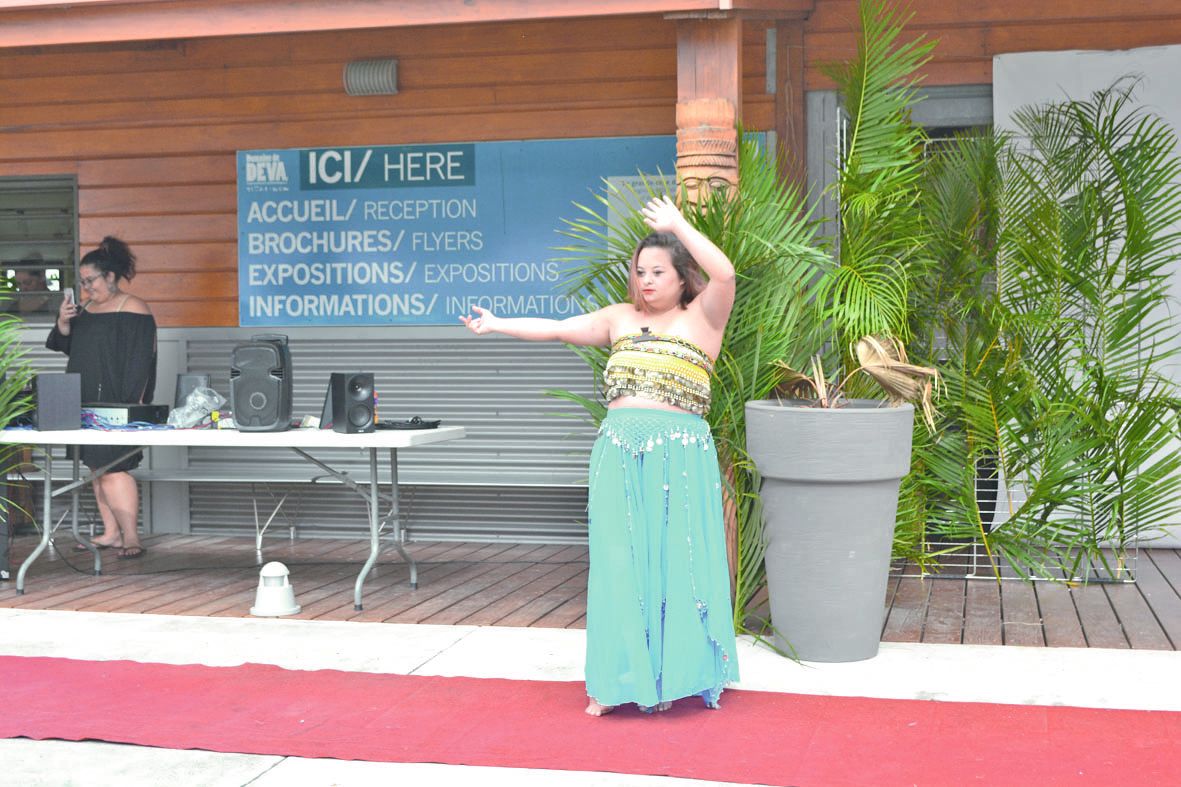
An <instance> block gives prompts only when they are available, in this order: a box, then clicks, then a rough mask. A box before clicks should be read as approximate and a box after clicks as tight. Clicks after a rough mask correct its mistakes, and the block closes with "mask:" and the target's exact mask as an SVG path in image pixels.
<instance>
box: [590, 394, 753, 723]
mask: <svg viewBox="0 0 1181 787" xmlns="http://www.w3.org/2000/svg"><path fill="white" fill-rule="evenodd" d="M588 508H589V518H590V577H589V580H588V588H587V612H586V688H587V694H588V695H589V696H590V697H592V698H593V699H594V700H595V701H597V702H599V703H600V704H603V705H620V704H623V703H628V702H634V703H637V704H639V705H641V706H644V707H653V706H656V705H657V704H659V703H662V702H671V701H673V700H676V699H680V698H682V697H690V696H701V697H702V698H703V699H704V700H705V703H706V704H707V705H709V706H711V707H713V706H716V705H717V704H718V699H719V697H720V696H721V693H722V688H723V687H724V685H725V684H726V683H727V682H729V681H734V680H737V679H738V661H737V658H736V654H735V648H734V624H733V614H732V611H731V605H730V573H729V568H728V565H727V562H726V544H725V534H724V529H723V519H722V484H721V476H720V473H719V471H718V456H717V451H716V450H715V447H714V442H713V437H712V436H711V435H710V431H709V426H708V425H707V424H706V422H705V421H704V419H702V418H701V417H699V416H696V415H691V414H688V413H679V412H669V411H664V410H652V409H644V408H616V409H614V410H609V411H608V413H607V417H606V418H605V419H604V420H603V423H602V425H601V426H600V429H599V436H598V439H597V440H596V442H595V445H594V448H593V450H592V451H591V462H590V499H589V506H588Z"/></svg>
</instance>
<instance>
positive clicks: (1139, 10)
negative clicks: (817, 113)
mask: <svg viewBox="0 0 1181 787" xmlns="http://www.w3.org/2000/svg"><path fill="white" fill-rule="evenodd" d="M900 5H902V6H904V7H907V8H909V10H910V11H911V12H912V13H913V14H914V16H913V18H912V20H911V22H910V24H909V25H908V26H907V32H908V34H910V35H918V34H922V35H925V36H927V37H928V38H930V39H934V40H937V41H938V45H937V46H936V48H935V52H934V56H933V58H932V60H931V63H930V64H929V65H928V67H927V69H926V72H927V75H926V80H925V84H928V85H971V84H991V83H992V57H993V55H998V54H1003V53H1006V52H1041V51H1059V50H1064V49H1134V48H1136V47H1143V46H1162V45H1166V44H1181V0H1114V1H1113V0H903V2H902V3H900ZM856 23H857V2H856V0H816V9H815V10H814V11H813V12H812V15H811V16H810V17H809V18H808V21H807V22H806V23H805V33H804V48H805V58H806V62H807V67H806V71H805V77H804V87H805V89H806V90H816V89H823V88H831V87H832V83H831V81H830V80H829V79H828V78H827V77H826V76H824V74H823V73H821V70H820V68H819V66H820V64H822V63H825V62H834V61H839V60H842V59H844V58H847V57H849V56H851V55H852V54H853V52H854V38H853V35H852V33H851V32H850V31H852V30H854V29H856V27H857V24H856Z"/></svg>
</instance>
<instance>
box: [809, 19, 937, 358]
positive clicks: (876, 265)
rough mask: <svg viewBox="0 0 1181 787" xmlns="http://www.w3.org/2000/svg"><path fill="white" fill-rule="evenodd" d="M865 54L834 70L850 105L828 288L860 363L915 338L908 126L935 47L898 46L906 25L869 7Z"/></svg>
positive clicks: (915, 174) (919, 167)
mask: <svg viewBox="0 0 1181 787" xmlns="http://www.w3.org/2000/svg"><path fill="white" fill-rule="evenodd" d="M858 11H859V14H860V22H861V33H860V36H859V38H858V42H857V55H856V57H854V58H853V59H852V60H850V61H849V62H847V63H843V64H838V65H833V66H829V67H828V68H827V69H826V71H827V73H828V74H829V76H831V77H832V79H833V80H834V81H835V82H836V84H837V87H838V88H839V90H840V92H841V95H842V97H843V101H844V113H845V118H846V120H845V122H843V123H841V125H840V139H839V143H840V144H839V146H838V147H839V152H840V160H839V161H838V162H837V165H838V167H837V175H838V177H837V181H836V184H835V189H834V196H835V197H836V200H837V203H838V211H839V217H838V219H839V227H838V234H837V237H838V250H837V251H838V253H837V261H838V262H839V265H838V266H836V267H835V268H832V269H831V270H830V275H828V276H826V277H825V278H824V280H823V282H822V285H821V290H820V298H821V302H822V303H823V304H824V306H823V315H824V318H825V319H826V320H828V321H829V322H830V326H831V330H832V339H833V345H834V346H835V347H836V348H838V350H839V351H840V352H842V354H843V357H844V360H845V361H846V362H847V363H851V362H852V360H853V359H852V354H851V353H852V348H853V347H855V345H856V343H857V342H858V341H859V340H860V339H861V338H862V337H864V336H869V335H885V336H890V337H896V338H898V339H900V340H902V341H906V340H908V339H909V322H908V320H907V293H908V291H909V275H908V271H909V269H910V267H911V265H912V260H914V259H915V258H916V257H917V256H919V255H921V254H922V252H923V248H924V243H925V237H924V227H923V224H922V222H921V220H920V217H921V213H920V212H919V210H918V201H919V195H920V190H919V183H920V179H921V177H922V173H923V155H922V154H923V141H924V138H925V137H924V134H923V131H922V129H921V128H919V127H918V126H916V125H915V124H914V123H912V122H911V120H910V112H911V108H912V107H913V106H914V104H915V102H916V101H917V100H918V99H917V95H916V91H917V87H918V82H919V79H918V77H917V76H916V74H917V73H918V70H919V69H920V68H921V67H922V65H923V64H924V63H925V62H926V61H927V60H928V59H929V58H930V53H931V50H932V49H933V47H934V43H933V42H930V41H924V40H923V39H922V38H917V39H914V40H911V41H903V42H899V36H900V35H901V33H902V28H903V26H904V25H905V23H906V21H907V18H903V17H902V16H900V15H899V14H898V13H897V12H896V11H894V10H893V9H891V8H890V7H889V6H888V4H887V3H886V2H884V0H863V2H861V3H860V4H859V8H858Z"/></svg>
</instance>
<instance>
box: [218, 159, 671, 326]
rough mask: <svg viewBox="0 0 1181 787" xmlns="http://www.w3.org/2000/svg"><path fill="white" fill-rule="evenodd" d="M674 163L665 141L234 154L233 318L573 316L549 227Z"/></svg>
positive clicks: (344, 321)
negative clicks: (621, 181) (488, 312)
mask: <svg viewBox="0 0 1181 787" xmlns="http://www.w3.org/2000/svg"><path fill="white" fill-rule="evenodd" d="M674 156H675V138H674V137H671V136H662V137H616V138H604V139H571V140H539V141H531V142H477V143H466V144H437V145H404V146H389V147H350V148H315V149H296V150H247V151H240V152H239V153H238V309H239V322H240V324H241V325H244V326H255V325H432V324H433V325H450V324H456V323H457V322H458V317H459V315H461V314H469V313H471V308H472V306H473V305H476V306H483V307H485V308H489V309H492V310H493V311H495V312H496V313H498V314H502V315H504V316H533V317H555V318H562V317H568V316H570V315H572V314H576V313H578V311H579V308H578V305H577V303H576V302H575V301H574V300H573V299H572V298H570V297H569V296H568V294H567V293H568V290H569V277H570V275H571V273H572V270H571V269H570V268H569V267H568V266H567V264H566V263H562V262H557V261H555V260H554V258H555V257H559V256H561V255H560V253H558V252H556V251H555V250H554V249H555V247H557V246H561V245H563V242H564V238H563V236H561V235H560V234H559V231H560V230H561V229H562V227H563V225H562V219H563V218H571V217H574V216H576V215H577V213H578V211H577V209H576V208H574V207H573V203H575V202H578V203H581V204H584V205H592V204H595V197H594V195H595V194H596V193H601V192H602V190H603V188H604V181H605V180H607V179H615V178H626V179H631V178H634V177H635V176H636V175H637V173H647V174H651V175H655V174H657V173H665V174H666V175H669V174H671V173H672V172H673V169H674Z"/></svg>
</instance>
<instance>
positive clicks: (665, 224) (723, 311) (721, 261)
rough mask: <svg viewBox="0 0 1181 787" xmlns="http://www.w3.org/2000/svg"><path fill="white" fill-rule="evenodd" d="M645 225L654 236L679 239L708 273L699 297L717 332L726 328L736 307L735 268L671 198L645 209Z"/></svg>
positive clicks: (659, 199) (652, 201)
mask: <svg viewBox="0 0 1181 787" xmlns="http://www.w3.org/2000/svg"><path fill="white" fill-rule="evenodd" d="M641 212H642V213H643V214H644V221H645V223H647V225H648V226H649V227H651V228H652V230H653V231H654V232H668V233H671V234H673V235H675V236H676V238H677V240H679V241H680V242H681V243H682V244H684V246H685V248H686V249H687V250H688V251H689V253H690V254H691V255H693V259H694V260H696V261H697V264H698V265H699V266H701V269H702V270H703V271H705V274H706V276H708V277H709V282H708V283H707V284H706V287H705V289H704V290H703V291H702V292H701V294H700V295H698V296H697V297H698V300H699V301H700V303H701V307H702V311H703V312H704V314H705V318H706V319H707V320H708V321H709V323H710V325H712V326H713V327H714V328H720V327H723V326H725V324H726V321H727V320H728V319H729V318H730V310H731V309H732V308H733V307H734V287H735V284H734V264H733V263H732V262H730V258H729V257H727V256H726V254H725V253H724V252H723V251H722V250H721V249H719V248H718V247H717V246H716V245H715V244H714V242H713V241H711V240H710V239H709V238H707V237H705V236H704V235H702V234H701V232H699V231H698V230H697V228H696V227H694V226H693V225H692V224H690V223H689V220H688V219H686V218H685V216H684V214H682V213H681V210H680V208H678V207H677V206H676V203H674V202H673V201H672V200H671V199H669V198H668V197H657V198H656V199H653V200H650V201H649V202H648V204H647V205H645V206H644V207H643V209H642V210H641Z"/></svg>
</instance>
